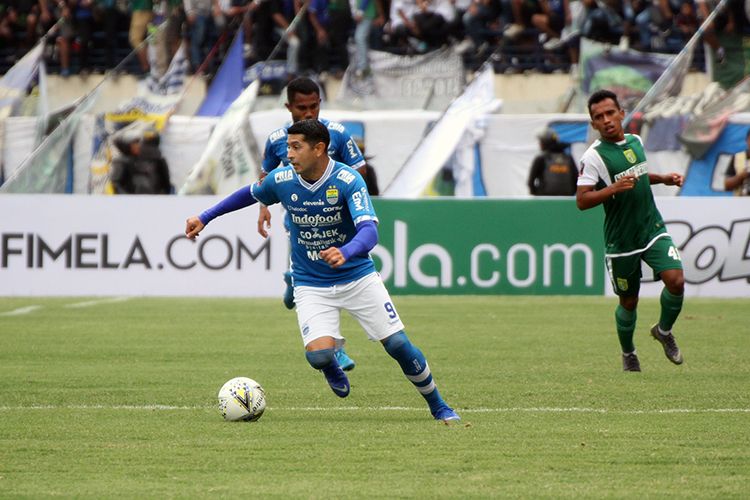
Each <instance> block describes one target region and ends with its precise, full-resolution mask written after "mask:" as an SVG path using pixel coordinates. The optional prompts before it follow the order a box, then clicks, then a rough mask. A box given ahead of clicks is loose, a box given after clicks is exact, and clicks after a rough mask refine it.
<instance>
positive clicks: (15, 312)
mask: <svg viewBox="0 0 750 500" xmlns="http://www.w3.org/2000/svg"><path fill="white" fill-rule="evenodd" d="M41 308H42V306H26V307H19V308H18V309H13V310H12V311H5V312H2V313H0V316H21V315H22V314H29V313H30V312H34V311H36V310H37V309H41Z"/></svg>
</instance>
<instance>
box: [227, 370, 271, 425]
mask: <svg viewBox="0 0 750 500" xmlns="http://www.w3.org/2000/svg"><path fill="white" fill-rule="evenodd" d="M265 410H266V393H265V391H264V390H263V387H261V385H260V384H259V383H258V382H256V381H255V380H253V379H251V378H247V377H235V378H233V379H231V380H229V381H227V383H226V384H224V385H223V386H221V389H219V411H221V414H222V416H223V417H224V420H227V421H231V422H236V421H245V422H255V421H256V420H258V419H259V418H260V417H261V416H262V415H263V412H264V411H265Z"/></svg>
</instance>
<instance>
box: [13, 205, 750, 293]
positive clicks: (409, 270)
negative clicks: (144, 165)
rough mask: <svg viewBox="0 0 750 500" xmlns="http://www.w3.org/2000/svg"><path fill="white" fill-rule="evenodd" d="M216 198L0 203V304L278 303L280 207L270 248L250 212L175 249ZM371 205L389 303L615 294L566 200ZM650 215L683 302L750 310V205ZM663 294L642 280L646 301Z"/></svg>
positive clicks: (585, 215) (588, 228) (595, 218)
mask: <svg viewBox="0 0 750 500" xmlns="http://www.w3.org/2000/svg"><path fill="white" fill-rule="evenodd" d="M218 199H219V198H218V197H216V196H184V197H183V196H70V195H41V196H40V195H36V196H31V195H4V196H0V213H6V214H14V215H13V217H4V218H0V296H238V297H280V296H281V294H282V293H283V290H284V284H283V281H282V274H283V272H284V271H285V270H286V268H287V263H288V255H289V254H288V246H289V245H288V242H287V235H286V233H285V231H284V228H283V224H281V223H280V222H281V221H282V220H283V210H282V209H281V208H279V207H278V206H273V207H272V214H273V218H274V220H275V221H277V223H275V224H273V225H272V226H271V236H270V238H269V239H268V240H264V239H263V238H261V237H260V236H259V235H258V234H257V232H256V221H257V214H258V209H257V207H255V206H254V207H250V208H248V209H246V210H242V211H239V212H237V213H235V214H229V215H226V216H224V217H221V218H220V219H217V220H215V221H213V222H211V224H210V225H209V227H208V228H207V229H206V230H205V232H204V233H203V234H202V235H201V236H200V237H199V238H198V239H197V240H196V241H195V242H191V241H189V240H187V239H186V238H184V237H183V230H184V224H185V219H186V218H187V217H188V216H190V215H193V214H197V213H199V212H200V211H202V210H204V209H205V208H206V207H208V206H211V205H213V204H214V203H216V201H218ZM374 204H375V209H376V211H377V213H378V217H379V219H380V224H379V231H380V240H379V245H378V246H376V247H375V249H374V250H373V251H372V256H373V259H374V260H375V264H376V267H377V268H378V270H379V271H380V273H381V275H382V276H383V279H384V280H385V282H386V285H387V286H388V287H389V290H390V291H391V293H392V294H394V295H403V294H414V295H438V294H442V295H465V294H477V295H494V294H504V295H557V294H559V295H604V294H606V295H612V287H611V285H610V284H609V279H608V277H607V275H606V272H605V267H604V254H603V251H604V244H603V236H602V232H603V231H602V223H603V210H601V209H598V208H595V209H592V210H587V211H584V212H581V211H579V210H578V209H577V208H576V206H575V202H574V201H573V199H572V198H565V199H559V198H514V199H482V200H466V199H465V200H456V199H430V200H385V199H375V200H374ZM657 205H658V206H659V209H660V210H661V212H662V214H663V216H664V220H665V221H666V223H667V227H668V229H669V232H670V234H671V235H672V238H673V240H674V242H675V245H676V246H677V247H678V249H679V251H680V253H681V256H682V262H683V266H684V269H685V280H686V293H687V295H688V297H690V296H702V297H750V217H749V216H748V214H750V197H746V198H741V197H726V198H718V197H713V198H697V197H690V198H679V197H661V198H658V199H657ZM29 207H34V209H33V210H29ZM112 221H117V223H116V224H113V223H112ZM143 221H148V222H147V223H144V222H143ZM661 289H662V285H661V283H659V282H653V276H651V274H650V271H648V272H646V269H645V270H644V279H643V283H642V287H641V296H642V297H658V296H659V294H660V293H661Z"/></svg>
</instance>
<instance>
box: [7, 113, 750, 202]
mask: <svg viewBox="0 0 750 500" xmlns="http://www.w3.org/2000/svg"><path fill="white" fill-rule="evenodd" d="M321 116H323V117H325V118H329V119H332V120H338V121H341V122H343V123H344V125H345V126H346V127H347V128H348V129H349V130H350V131H351V133H352V135H354V136H355V137H358V138H361V139H362V140H363V141H364V144H365V146H366V154H367V156H369V157H371V158H372V160H371V164H372V165H373V166H374V167H375V169H376V171H377V174H378V183H379V185H380V188H381V189H384V188H386V187H387V186H388V185H389V184H390V182H391V181H392V180H393V178H394V177H395V176H396V174H397V173H398V171H399V170H400V168H401V167H402V166H403V165H404V163H405V161H406V160H407V158H409V156H410V155H411V153H412V151H413V150H414V148H415V147H416V146H417V144H418V143H419V141H420V140H421V139H422V137H423V136H424V134H425V131H426V130H427V129H428V127H429V126H430V124H431V123H433V122H434V121H435V120H437V119H438V117H439V116H440V115H439V113H437V112H434V111H421V110H401V111H363V112H355V111H343V110H326V111H325V112H323V113H322V114H321ZM217 120H218V119H217V118H212V117H189V116H179V115H175V116H173V117H172V118H171V119H170V122H169V125H168V126H167V128H166V130H165V131H164V133H163V135H162V142H161V149H162V152H163V153H164V156H165V158H166V159H167V162H168V164H169V168H170V174H171V178H172V184H173V185H174V186H175V188H177V189H179V188H180V187H181V186H182V185H183V183H184V182H185V179H186V178H187V176H188V173H189V172H190V170H191V169H192V167H193V165H194V163H195V161H196V160H197V159H198V158H200V157H201V154H202V152H203V149H204V148H205V146H206V143H207V141H208V138H209V136H210V134H211V130H212V129H213V127H214V126H215V125H216V123H217ZM288 120H289V113H288V112H287V111H286V110H284V109H274V110H268V111H258V112H255V113H252V114H251V116H250V123H251V125H252V129H253V133H254V137H255V139H256V142H257V143H258V145H259V146H260V148H262V147H263V144H264V142H265V139H266V137H268V135H269V134H270V133H271V132H272V131H273V130H275V129H276V128H278V127H280V126H283V125H284V124H285V123H286V122H287V121H288ZM749 124H750V115H748V114H738V115H734V116H732V118H731V121H730V123H729V124H728V125H727V126H726V128H725V129H724V131H723V132H722V134H721V135H720V136H719V138H718V139H717V140H716V142H715V144H714V145H713V147H712V148H711V150H710V151H709V153H708V154H707V155H705V157H704V158H701V159H698V160H695V159H692V158H691V157H690V156H689V155H688V154H687V153H686V152H684V151H681V150H676V151H675V150H665V151H653V150H648V151H647V154H648V158H649V171H651V172H655V173H666V172H680V173H683V174H686V175H687V184H686V188H685V189H683V190H682V193H681V194H682V195H686V194H690V195H692V196H709V195H711V196H729V195H730V194H731V193H726V192H724V191H723V187H722V185H723V174H724V170H725V167H726V166H727V165H728V158H729V156H728V155H731V154H733V153H735V152H737V151H740V150H742V149H744V147H745V139H744V137H745V132H746V131H747V129H748V127H749V126H750V125H749ZM4 125H5V126H4V127H2V128H4V132H3V133H4V141H3V144H4V145H5V146H4V148H3V150H2V155H3V157H2V165H3V170H4V174H5V178H6V179H7V178H9V177H10V176H11V175H12V173H13V172H14V171H15V169H16V168H17V167H18V166H19V165H20V164H21V163H22V162H23V160H24V159H25V158H26V157H27V156H28V155H29V154H30V153H31V151H32V149H33V146H34V138H35V131H36V120H35V119H34V118H30V117H13V118H8V119H6V120H5V121H4ZM481 126H482V127H483V130H484V132H483V137H482V139H481V140H480V141H479V142H478V144H477V146H476V149H477V152H478V154H477V155H476V157H475V165H474V168H475V169H476V170H477V172H478V175H477V178H478V179H479V182H480V183H481V187H482V192H483V193H484V194H486V195H487V196H490V197H502V196H524V195H526V194H528V187H527V184H526V180H527V177H528V172H529V168H530V166H531V163H532V161H533V158H534V156H535V155H536V154H538V153H539V144H538V141H537V139H536V134H537V132H538V131H539V130H541V129H542V128H544V127H552V128H554V129H556V130H557V132H558V135H559V136H560V138H561V140H562V141H564V142H567V143H570V144H571V154H572V155H573V157H574V158H576V159H577V158H580V156H581V154H582V153H583V151H584V150H585V149H586V147H587V145H588V142H589V140H590V136H589V125H588V117H587V116H586V115H579V114H539V115H510V114H505V113H502V114H493V115H487V116H486V117H485V119H483V120H482V124H481ZM95 135H96V127H95V117H94V116H93V115H88V116H86V117H84V119H83V120H81V123H80V125H79V127H78V130H77V132H76V135H75V138H74V144H73V152H74V154H73V179H72V183H71V185H72V186H73V192H74V193H76V194H87V193H89V189H90V182H89V178H90V171H91V159H92V156H93V155H94V144H95ZM647 145H648V141H647ZM647 149H648V148H647ZM446 168H448V169H450V168H451V165H450V163H449V164H446ZM654 192H655V193H656V194H657V195H659V196H674V195H676V194H678V193H680V191H679V190H677V189H675V188H673V187H669V186H661V185H656V186H654Z"/></svg>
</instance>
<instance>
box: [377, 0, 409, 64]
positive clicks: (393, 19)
mask: <svg viewBox="0 0 750 500" xmlns="http://www.w3.org/2000/svg"><path fill="white" fill-rule="evenodd" d="M416 10H417V4H416V0H392V1H391V5H390V10H389V15H388V18H389V19H388V22H387V24H386V25H385V26H384V28H383V42H384V44H385V48H386V50H388V51H390V52H393V53H396V54H406V53H407V52H409V49H408V46H409V40H408V39H409V30H408V28H407V27H406V25H405V24H404V19H410V18H411V17H412V16H413V15H414V12H415V11H416Z"/></svg>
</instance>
